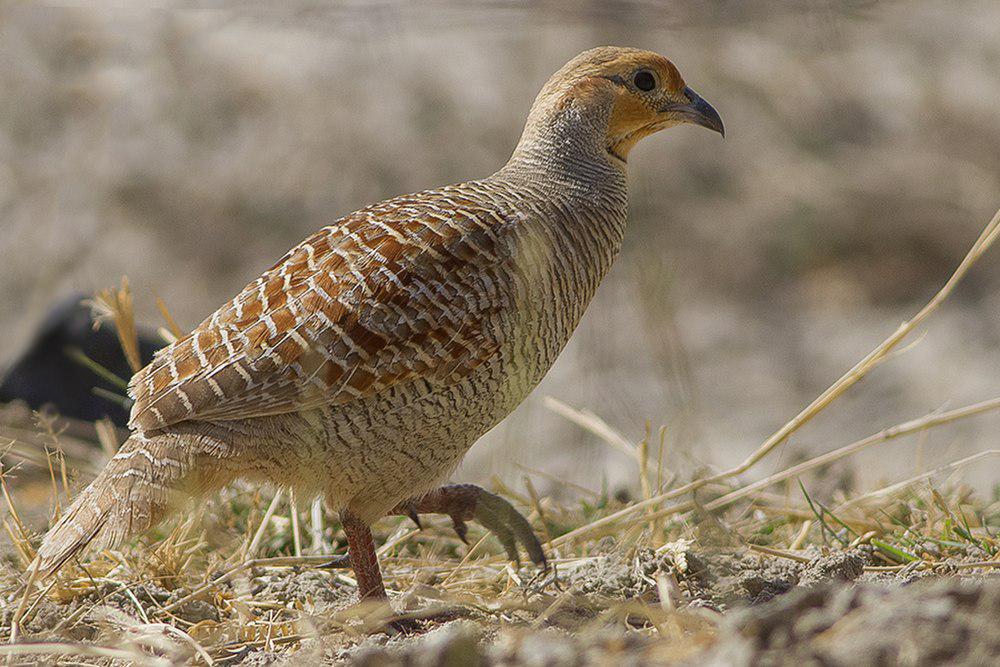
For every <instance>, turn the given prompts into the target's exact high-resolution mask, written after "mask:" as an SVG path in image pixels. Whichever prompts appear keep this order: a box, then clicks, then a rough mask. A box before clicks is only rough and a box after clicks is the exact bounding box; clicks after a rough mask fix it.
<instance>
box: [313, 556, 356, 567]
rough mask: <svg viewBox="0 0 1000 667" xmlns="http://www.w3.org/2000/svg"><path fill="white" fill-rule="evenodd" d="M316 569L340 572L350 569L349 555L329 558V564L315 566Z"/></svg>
mask: <svg viewBox="0 0 1000 667" xmlns="http://www.w3.org/2000/svg"><path fill="white" fill-rule="evenodd" d="M317 567H318V568H320V569H321V570H342V569H345V568H349V567H352V565H351V554H350V552H348V553H346V554H337V555H336V556H333V557H331V558H330V560H329V562H326V563H323V564H322V565H317Z"/></svg>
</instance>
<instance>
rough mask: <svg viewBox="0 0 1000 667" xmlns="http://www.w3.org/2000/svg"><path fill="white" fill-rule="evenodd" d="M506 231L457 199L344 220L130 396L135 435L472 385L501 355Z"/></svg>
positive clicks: (421, 201) (141, 379)
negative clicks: (405, 390) (418, 388)
mask: <svg viewBox="0 0 1000 667" xmlns="http://www.w3.org/2000/svg"><path fill="white" fill-rule="evenodd" d="M503 225H504V223H503V220H502V219H501V218H500V217H499V216H498V215H497V214H496V213H495V212H493V211H491V210H489V209H486V208H484V207H482V206H477V205H476V203H475V202H474V201H473V200H470V199H468V198H463V197H462V196H461V195H460V194H457V193H454V192H448V191H443V194H442V193H441V192H439V193H438V194H437V196H436V197H430V196H428V194H424V195H423V196H413V197H411V198H401V199H398V200H394V201H392V202H387V203H384V204H380V205H375V206H373V207H369V208H367V209H363V210H361V211H359V212H357V213H354V214H352V215H350V216H347V217H345V218H343V219H341V220H340V221H338V223H337V224H335V225H332V226H331V227H328V228H325V229H323V230H320V231H319V232H317V233H316V234H314V235H313V236H311V237H309V238H308V239H306V240H305V241H304V242H302V243H301V244H299V245H298V246H297V247H295V248H293V249H292V250H291V251H289V253H288V254H287V255H285V257H283V258H282V259H281V260H280V261H279V262H278V263H277V264H275V265H274V266H273V267H272V268H271V269H270V270H268V271H266V272H265V273H264V274H263V275H262V276H261V277H260V278H258V279H257V280H256V281H254V282H252V283H250V284H249V285H247V287H246V288H244V289H243V291H242V292H241V293H240V294H239V295H237V296H236V297H235V298H234V299H233V300H232V301H230V302H229V303H227V304H225V305H224V306H223V307H222V308H220V309H219V310H218V311H216V312H215V313H214V314H213V315H212V316H211V317H209V318H208V319H206V320H205V321H204V322H202V323H201V324H200V325H199V326H198V327H197V328H196V329H195V330H194V331H192V332H191V333H190V334H188V335H187V336H186V337H184V338H182V339H180V340H178V341H177V342H176V343H174V344H173V345H170V346H169V347H167V348H165V349H163V350H162V351H161V352H160V353H158V354H157V356H156V357H155V358H154V360H153V361H152V363H150V364H149V365H148V366H146V367H145V368H143V369H142V370H141V371H139V372H138V373H136V375H135V376H134V377H133V378H132V381H131V382H130V383H129V395H130V396H131V397H132V398H133V399H134V401H135V403H134V405H133V407H132V414H131V419H130V422H129V425H130V426H131V427H132V428H137V429H141V430H153V429H157V428H163V427H165V426H168V425H170V424H173V423H176V422H180V421H185V420H227V419H241V418H249V417H258V416H264V415H274V414H281V413H288V412H295V411H299V410H304V409H308V408H312V407H318V406H321V405H335V404H338V403H344V402H347V401H351V400H355V399H359V398H363V397H366V396H369V395H371V394H373V393H375V392H378V391H381V390H384V389H386V388H388V387H392V386H393V385H397V384H400V383H403V382H407V381H412V380H416V379H419V378H425V379H427V380H429V381H431V382H435V383H437V382H443V383H450V382H454V381H457V380H459V379H461V378H463V377H465V376H467V375H469V374H470V373H471V372H472V371H473V370H474V369H475V368H476V367H478V366H479V365H480V364H482V363H484V362H485V361H487V360H489V359H490V358H491V357H493V356H494V355H495V353H496V351H497V349H498V348H499V346H500V342H501V341H500V340H499V338H500V336H502V331H501V329H500V327H498V326H495V324H496V316H497V314H498V312H499V311H500V309H501V308H502V307H503V304H504V299H503V296H502V295H501V294H499V293H498V291H497V290H498V286H499V284H500V283H501V282H502V276H501V272H503V271H504V270H505V268H509V266H510V265H509V264H507V263H506V261H505V259H506V258H508V257H509V256H510V255H511V254H512V253H513V252H514V249H513V246H512V245H510V244H508V243H506V242H504V241H503V240H502V239H501V237H500V236H499V235H498V234H499V232H500V230H501V228H502V227H503Z"/></svg>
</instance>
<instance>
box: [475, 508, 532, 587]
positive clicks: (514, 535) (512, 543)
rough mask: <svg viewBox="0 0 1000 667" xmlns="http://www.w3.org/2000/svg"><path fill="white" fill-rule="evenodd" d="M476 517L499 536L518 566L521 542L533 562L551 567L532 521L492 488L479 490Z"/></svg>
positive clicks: (508, 554)
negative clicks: (529, 521)
mask: <svg viewBox="0 0 1000 667" xmlns="http://www.w3.org/2000/svg"><path fill="white" fill-rule="evenodd" d="M473 517H474V518H475V519H476V521H477V522H478V523H479V524H480V525H481V526H482V527H483V528H486V529H487V530H489V531H490V532H491V533H493V534H494V535H496V537H497V539H498V540H500V544H502V545H503V548H504V551H506V552H507V557H508V558H509V559H510V560H512V561H514V562H515V563H517V566H518V567H520V566H521V558H520V555H519V554H518V550H517V545H518V544H520V545H521V546H522V547H523V548H524V550H525V551H526V552H527V554H528V557H529V558H531V562H532V563H534V564H535V565H538V566H540V567H541V568H542V569H544V570H547V569H548V561H547V560H546V559H545V552H544V551H543V550H542V544H541V542H539V540H538V537H537V536H536V535H535V531H534V530H533V529H532V527H531V524H530V523H528V520H527V519H526V518H524V515H523V514H521V513H520V512H518V511H517V509H516V508H515V507H514V506H513V505H511V504H510V503H509V502H508V501H507V500H505V499H504V498H502V497H500V496H498V495H496V494H494V493H490V492H489V491H484V490H480V494H479V497H478V498H477V499H476V508H475V510H474V513H473Z"/></svg>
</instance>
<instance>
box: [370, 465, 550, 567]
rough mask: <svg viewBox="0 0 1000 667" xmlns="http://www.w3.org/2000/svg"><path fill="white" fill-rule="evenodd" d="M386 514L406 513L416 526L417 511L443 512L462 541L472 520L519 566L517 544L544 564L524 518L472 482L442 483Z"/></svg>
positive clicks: (540, 551)
mask: <svg viewBox="0 0 1000 667" xmlns="http://www.w3.org/2000/svg"><path fill="white" fill-rule="evenodd" d="M390 514H396V515H401V516H408V517H410V518H411V519H413V520H414V522H416V524H417V526H418V527H419V526H420V522H419V521H418V520H417V518H415V517H418V516H419V515H420V514H447V515H448V516H450V517H451V522H452V525H453V526H454V527H455V532H456V533H458V536H459V537H460V538H461V539H462V541H463V542H466V539H465V535H466V532H467V529H466V527H465V522H466V521H469V520H471V519H475V520H476V521H477V522H479V523H480V524H481V525H482V526H483V527H484V528H486V529H487V530H489V531H490V532H492V533H493V534H494V535H496V536H497V539H499V540H500V543H501V544H503V547H504V550H505V551H506V552H507V556H508V557H509V558H510V559H511V560H513V561H516V562H517V563H518V564H519V565H520V562H521V559H520V558H519V557H518V553H517V545H518V543H520V544H521V546H522V547H524V550H525V551H527V552H528V556H529V557H530V558H531V561H532V562H533V563H535V564H536V565H541V566H542V567H546V562H545V552H544V551H542V545H541V543H540V542H539V541H538V538H537V537H536V536H535V532H534V530H532V528H531V524H530V523H528V520H527V519H525V518H524V516H523V515H522V514H521V513H520V512H518V511H517V510H516V509H515V508H514V506H513V505H511V504H510V503H509V502H507V501H506V500H504V499H503V498H501V497H500V496H498V495H496V494H494V493H490V492H489V491H486V490H485V489H483V488H481V487H479V486H476V485H475V484H451V485H448V486H442V487H440V488H438V489H434V490H433V491H431V492H430V493H428V494H426V495H424V496H418V497H415V498H410V499H409V500H405V501H403V502H401V503H400V504H399V505H397V506H396V507H395V508H393V510H392V511H391V512H390Z"/></svg>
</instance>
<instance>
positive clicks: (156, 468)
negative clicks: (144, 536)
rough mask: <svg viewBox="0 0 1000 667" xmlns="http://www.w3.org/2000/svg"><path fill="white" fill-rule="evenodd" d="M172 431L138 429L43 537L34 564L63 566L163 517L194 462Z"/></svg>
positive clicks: (51, 568)
mask: <svg viewBox="0 0 1000 667" xmlns="http://www.w3.org/2000/svg"><path fill="white" fill-rule="evenodd" d="M186 450H188V448H185V447H184V446H183V444H182V443H180V442H178V440H177V439H176V438H172V437H169V436H159V437H156V436H154V437H146V436H144V435H142V434H138V433H137V434H133V435H132V436H131V437H129V439H128V440H126V441H125V444H124V445H122V447H121V449H120V450H118V453H117V454H115V456H114V457H113V458H112V459H111V461H109V462H108V465H107V467H105V468H104V470H102V471H101V473H100V474H99V475H98V476H97V477H96V478H95V479H94V481H93V482H91V483H90V485H89V486H88V487H87V488H86V489H84V490H83V491H82V492H81V493H80V494H79V495H78V496H77V497H76V499H74V500H73V502H72V504H71V505H70V506H69V508H68V509H67V510H66V512H65V513H64V514H63V515H62V516H61V517H60V518H59V521H58V522H57V523H56V525H55V526H53V527H52V528H51V529H50V530H49V532H48V533H47V534H46V535H45V538H44V539H43V540H42V544H41V546H40V547H39V548H38V555H37V556H36V558H35V563H33V564H32V565H31V568H35V567H37V568H38V572H39V573H40V574H42V575H49V574H52V573H53V572H55V571H56V570H58V569H59V568H60V567H62V565H63V564H64V563H65V562H66V561H67V560H69V559H71V558H73V557H74V556H76V555H77V554H79V553H80V552H81V551H82V550H83V549H84V548H85V547H87V546H88V545H93V546H94V547H97V548H103V549H113V548H115V547H116V546H118V545H119V544H121V543H122V541H123V540H125V539H127V538H128V537H130V536H131V535H135V534H137V533H141V532H143V531H145V530H147V529H148V528H150V527H151V526H152V525H153V524H154V523H156V522H157V521H159V520H160V519H161V518H162V517H163V515H164V513H165V512H166V510H167V509H168V506H169V505H170V504H171V502H172V500H173V498H174V495H175V494H176V493H177V492H178V491H179V490H180V489H181V487H182V486H186V485H185V484H184V481H185V478H187V477H189V472H190V471H191V470H192V467H193V459H192V457H191V454H190V451H186Z"/></svg>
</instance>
